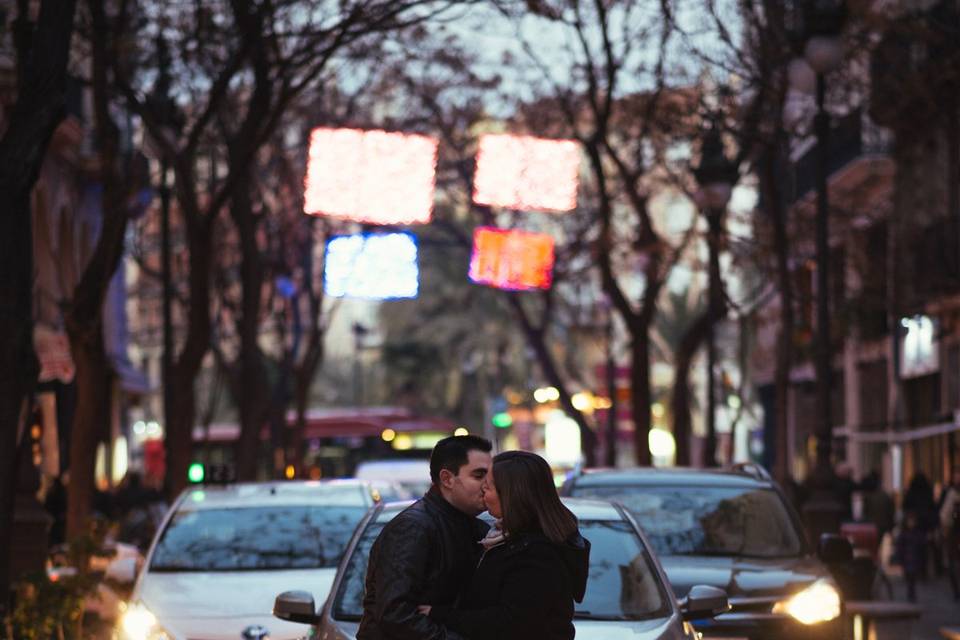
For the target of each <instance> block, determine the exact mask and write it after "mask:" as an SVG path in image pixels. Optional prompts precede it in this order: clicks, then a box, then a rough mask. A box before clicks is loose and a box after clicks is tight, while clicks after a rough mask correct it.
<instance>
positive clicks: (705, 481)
mask: <svg viewBox="0 0 960 640" xmlns="http://www.w3.org/2000/svg"><path fill="white" fill-rule="evenodd" d="M572 483H573V486H576V487H603V486H607V487H618V486H644V487H655V486H691V487H703V486H709V487H748V488H769V487H771V486H772V482H771V481H770V480H769V479H767V478H764V477H762V476H759V477H758V476H757V475H753V474H750V473H747V472H745V471H739V470H731V469H688V468H683V467H670V468H655V467H633V468H629V469H585V470H584V471H583V473H582V474H581V475H578V476H575V477H574V478H572Z"/></svg>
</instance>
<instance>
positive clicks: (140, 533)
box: [114, 471, 166, 551]
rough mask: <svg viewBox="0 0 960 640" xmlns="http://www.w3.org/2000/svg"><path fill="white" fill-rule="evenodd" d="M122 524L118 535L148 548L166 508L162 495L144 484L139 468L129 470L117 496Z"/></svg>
mask: <svg viewBox="0 0 960 640" xmlns="http://www.w3.org/2000/svg"><path fill="white" fill-rule="evenodd" d="M114 504H115V505H116V508H115V512H116V517H117V519H118V520H119V523H120V527H119V531H118V533H117V539H118V540H120V541H122V542H127V543H130V544H133V545H136V546H137V547H138V548H140V549H141V550H144V551H145V550H146V549H147V548H148V547H149V546H150V542H151V541H152V540H153V536H154V534H155V533H156V531H157V527H159V526H160V522H161V521H162V519H163V515H164V513H165V512H166V502H165V501H164V499H163V495H162V494H161V493H160V492H159V491H157V490H156V489H153V488H151V487H148V486H145V485H144V483H143V478H142V476H141V475H140V473H139V472H137V471H128V472H127V474H126V475H125V476H124V477H123V480H122V481H121V482H120V485H119V487H118V488H117V492H116V495H115V497H114Z"/></svg>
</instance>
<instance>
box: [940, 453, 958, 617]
mask: <svg viewBox="0 0 960 640" xmlns="http://www.w3.org/2000/svg"><path fill="white" fill-rule="evenodd" d="M940 529H941V532H942V534H943V544H944V545H945V546H946V551H947V553H946V555H947V571H948V572H949V577H950V587H951V588H952V589H953V599H954V600H955V601H957V602H960V584H958V582H960V469H957V468H955V469H954V470H953V483H952V484H951V485H950V486H949V487H947V488H946V489H944V491H943V496H942V497H941V502H940Z"/></svg>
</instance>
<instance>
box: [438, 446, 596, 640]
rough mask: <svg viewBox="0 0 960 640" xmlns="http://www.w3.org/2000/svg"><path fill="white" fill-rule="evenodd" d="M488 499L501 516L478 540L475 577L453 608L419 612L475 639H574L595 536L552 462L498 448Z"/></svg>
mask: <svg viewBox="0 0 960 640" xmlns="http://www.w3.org/2000/svg"><path fill="white" fill-rule="evenodd" d="M483 500H484V503H485V504H486V506H487V509H488V510H489V512H490V515H492V516H493V517H494V518H496V519H497V524H496V525H495V526H494V527H493V528H492V529H491V530H490V533H489V534H487V537H486V538H484V539H483V540H481V541H480V544H481V545H483V547H484V552H483V556H482V557H481V559H480V562H479V564H478V565H477V570H476V572H475V573H474V575H473V579H472V580H471V582H470V584H469V585H467V587H466V589H465V590H464V592H463V594H462V595H461V596H460V600H459V603H458V604H457V606H456V607H455V608H449V607H433V608H430V607H425V606H424V607H421V608H420V610H421V612H422V613H426V614H428V615H429V616H430V617H431V618H434V619H436V620H437V621H438V622H441V623H442V624H444V625H445V626H446V627H447V628H449V629H451V630H453V631H456V632H458V633H460V634H462V635H464V636H467V637H468V638H471V640H488V639H492V638H496V639H498V640H511V639H513V638H517V639H519V638H524V639H529V638H538V639H539V640H572V638H573V636H574V628H573V603H574V600H576V601H577V602H581V601H582V600H583V595H584V592H585V591H586V587H587V573H588V568H589V558H590V543H589V542H588V541H587V540H586V539H584V538H583V537H581V535H580V532H579V531H578V529H577V519H576V517H574V515H573V514H572V513H571V512H570V510H569V509H567V508H566V507H564V506H563V504H562V503H561V502H560V497H559V496H558V495H557V490H556V487H555V486H554V484H553V476H552V474H551V472H550V467H549V466H548V465H547V463H546V461H545V460H544V459H543V458H541V457H540V456H538V455H536V454H534V453H529V452H526V451H507V452H505V453H501V454H499V455H497V456H496V457H494V459H493V470H492V473H491V474H488V475H487V480H486V482H485V485H484V493H483Z"/></svg>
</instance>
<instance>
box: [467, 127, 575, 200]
mask: <svg viewBox="0 0 960 640" xmlns="http://www.w3.org/2000/svg"><path fill="white" fill-rule="evenodd" d="M579 169H580V146H579V144H578V143H577V142H576V141H574V140H546V139H543V138H534V137H531V136H514V135H503V134H498V135H485V136H481V138H480V148H479V151H478V152H477V171H476V173H475V175H474V179H473V201H474V202H476V203H478V204H486V205H492V206H498V207H505V208H508V209H518V210H523V211H530V210H535V211H558V212H559V211H570V210H571V209H574V208H576V206H577V187H578V185H579V177H578V176H579Z"/></svg>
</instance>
